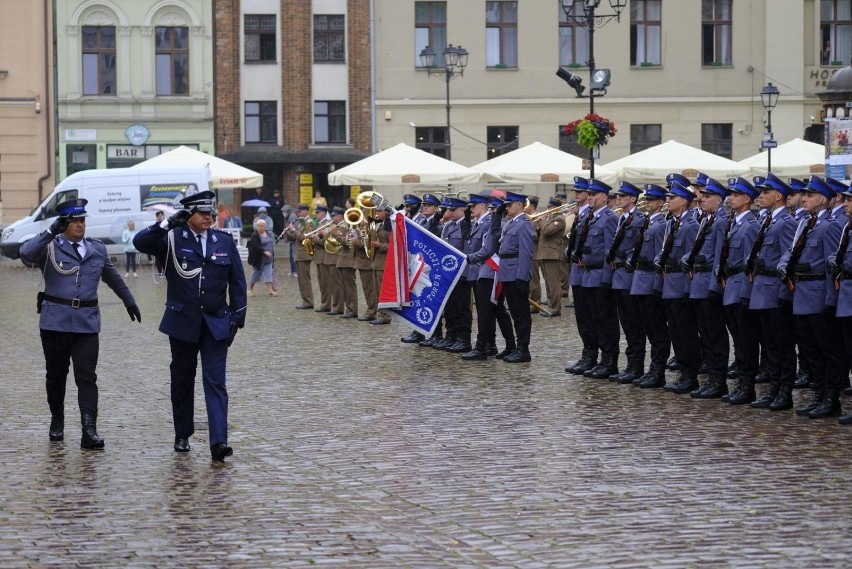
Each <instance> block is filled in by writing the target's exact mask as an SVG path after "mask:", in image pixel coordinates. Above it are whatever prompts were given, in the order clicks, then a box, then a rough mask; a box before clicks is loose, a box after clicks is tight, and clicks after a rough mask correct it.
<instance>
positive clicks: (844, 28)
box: [820, 0, 852, 65]
mask: <svg viewBox="0 0 852 569" xmlns="http://www.w3.org/2000/svg"><path fill="white" fill-rule="evenodd" d="M820 40H821V46H822V48H821V52H820V64H822V65H845V64H847V63H849V57H850V54H852V0H821V2H820Z"/></svg>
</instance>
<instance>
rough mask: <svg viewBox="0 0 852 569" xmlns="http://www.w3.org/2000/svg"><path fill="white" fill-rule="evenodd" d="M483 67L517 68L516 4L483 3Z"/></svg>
mask: <svg viewBox="0 0 852 569" xmlns="http://www.w3.org/2000/svg"><path fill="white" fill-rule="evenodd" d="M485 65H487V66H488V67H517V66H518V3H517V2H486V3H485Z"/></svg>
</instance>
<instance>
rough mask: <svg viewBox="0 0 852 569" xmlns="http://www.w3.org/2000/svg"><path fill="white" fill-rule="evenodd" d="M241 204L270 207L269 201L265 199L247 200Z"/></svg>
mask: <svg viewBox="0 0 852 569" xmlns="http://www.w3.org/2000/svg"><path fill="white" fill-rule="evenodd" d="M240 205H241V206H242V207H270V204H269V202H267V201H264V200H258V199H253V200H246V201H244V202H243V203H241V204H240Z"/></svg>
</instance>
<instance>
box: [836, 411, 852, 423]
mask: <svg viewBox="0 0 852 569" xmlns="http://www.w3.org/2000/svg"><path fill="white" fill-rule="evenodd" d="M837 422H838V423H840V424H841V425H852V413H847V414H846V415H841V416H840V417H838V418H837Z"/></svg>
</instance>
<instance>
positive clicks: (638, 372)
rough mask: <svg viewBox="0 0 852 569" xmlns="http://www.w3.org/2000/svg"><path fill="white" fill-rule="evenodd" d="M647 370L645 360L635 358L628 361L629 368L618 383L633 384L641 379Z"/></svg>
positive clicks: (621, 375)
mask: <svg viewBox="0 0 852 569" xmlns="http://www.w3.org/2000/svg"><path fill="white" fill-rule="evenodd" d="M644 370H645V358H643V357H638V356H634V357H632V358H630V359H628V360H627V368H626V369H625V370H624V371H623V372H622V373H621V374H620V378H619V379H618V383H621V384H623V385H626V384H628V383H633V382H634V381H636V380H637V379H639V378H640V377H642V372H643V371H644Z"/></svg>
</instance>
